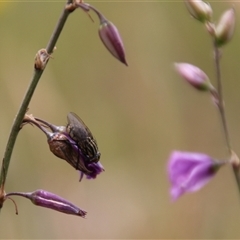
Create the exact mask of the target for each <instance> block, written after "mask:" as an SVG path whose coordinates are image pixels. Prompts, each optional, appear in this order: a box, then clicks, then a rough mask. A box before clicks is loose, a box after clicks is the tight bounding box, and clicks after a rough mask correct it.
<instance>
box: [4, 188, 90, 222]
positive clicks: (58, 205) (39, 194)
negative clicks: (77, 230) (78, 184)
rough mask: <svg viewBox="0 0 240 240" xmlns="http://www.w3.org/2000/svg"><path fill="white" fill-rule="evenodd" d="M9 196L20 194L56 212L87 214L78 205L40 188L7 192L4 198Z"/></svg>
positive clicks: (82, 215) (77, 214)
mask: <svg viewBox="0 0 240 240" xmlns="http://www.w3.org/2000/svg"><path fill="white" fill-rule="evenodd" d="M9 196H22V197H25V198H28V199H30V200H31V202H32V203H33V204H35V205H37V206H40V207H45V208H50V209H52V210H55V211H58V212H62V213H66V214H71V215H76V216H80V217H83V218H84V217H85V216H86V214H87V212H86V211H84V210H82V209H80V208H79V207H77V206H75V205H74V204H72V203H71V202H69V201H67V200H66V199H64V198H62V197H59V196H58V195H56V194H53V193H51V192H47V191H45V190H41V189H40V190H36V191H34V192H31V193H24V192H13V193H8V194H7V195H6V198H8V197H9Z"/></svg>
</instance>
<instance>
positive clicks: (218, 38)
mask: <svg viewBox="0 0 240 240" xmlns="http://www.w3.org/2000/svg"><path fill="white" fill-rule="evenodd" d="M234 29H235V11H234V9H233V8H231V9H228V10H227V11H225V12H224V13H223V15H222V16H221V18H220V20H219V23H218V24H217V26H216V30H215V42H216V44H217V46H218V47H221V46H222V45H224V44H226V43H228V42H229V41H230V40H231V38H232V36H233V33H234Z"/></svg>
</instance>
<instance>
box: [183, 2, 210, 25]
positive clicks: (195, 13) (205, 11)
mask: <svg viewBox="0 0 240 240" xmlns="http://www.w3.org/2000/svg"><path fill="white" fill-rule="evenodd" d="M185 4H186V6H187V9H188V11H189V13H190V14H191V16H192V17H194V18H196V19H197V20H199V21H200V22H203V23H204V22H206V21H210V20H211V18H212V8H211V6H210V4H209V3H206V2H204V1H201V0H198V1H196V0H185Z"/></svg>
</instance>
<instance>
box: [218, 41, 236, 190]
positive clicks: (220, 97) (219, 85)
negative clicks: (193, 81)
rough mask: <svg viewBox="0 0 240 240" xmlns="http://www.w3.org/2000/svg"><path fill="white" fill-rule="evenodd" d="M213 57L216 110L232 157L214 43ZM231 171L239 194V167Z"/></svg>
mask: <svg viewBox="0 0 240 240" xmlns="http://www.w3.org/2000/svg"><path fill="white" fill-rule="evenodd" d="M214 55H215V56H214V57H215V69H216V78H217V90H218V109H219V112H220V116H221V120H222V125H223V131H224V137H225V141H226V144H227V149H228V152H229V154H230V156H231V157H232V155H233V151H232V147H231V143H230V137H229V131H228V126H227V120H226V114H225V107H224V100H223V91H222V79H221V71H220V58H221V53H220V49H219V48H218V47H217V46H216V44H215V43H214ZM232 169H233V172H234V176H235V179H236V182H237V185H238V189H239V192H240V172H239V167H236V166H234V165H232Z"/></svg>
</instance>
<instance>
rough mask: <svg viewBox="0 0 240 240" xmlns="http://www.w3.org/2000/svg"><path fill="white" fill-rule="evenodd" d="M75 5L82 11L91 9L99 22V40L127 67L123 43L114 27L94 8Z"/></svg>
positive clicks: (85, 5) (81, 4) (78, 3)
mask: <svg viewBox="0 0 240 240" xmlns="http://www.w3.org/2000/svg"><path fill="white" fill-rule="evenodd" d="M76 4H77V6H79V7H80V8H82V9H83V10H84V11H89V10H90V9H91V10H92V11H94V12H95V13H96V14H97V16H98V18H99V21H100V26H99V30H98V33H99V37H100V39H101V40H102V42H103V44H104V45H105V47H106V48H107V49H108V51H109V52H110V53H111V54H112V55H113V56H114V57H116V58H117V59H118V60H119V61H121V62H122V63H124V64H125V65H126V66H128V64H127V61H126V58H125V51H124V46H123V41H122V38H121V36H120V34H119V32H118V29H117V28H116V26H115V25H114V24H113V23H112V22H110V21H109V20H107V19H106V18H105V17H104V16H103V14H102V13H100V12H99V11H98V10H97V9H96V8H95V7H93V6H91V5H90V4H87V3H83V2H81V1H76Z"/></svg>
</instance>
